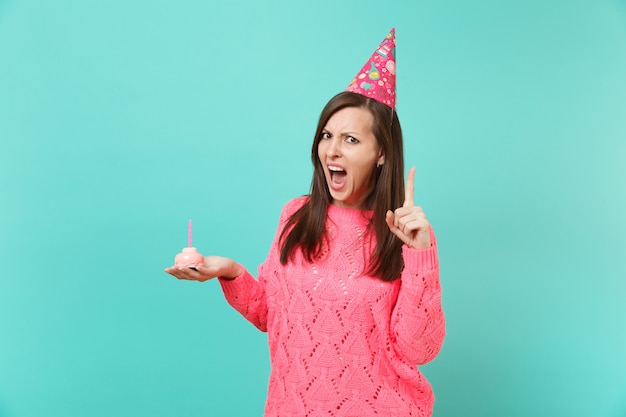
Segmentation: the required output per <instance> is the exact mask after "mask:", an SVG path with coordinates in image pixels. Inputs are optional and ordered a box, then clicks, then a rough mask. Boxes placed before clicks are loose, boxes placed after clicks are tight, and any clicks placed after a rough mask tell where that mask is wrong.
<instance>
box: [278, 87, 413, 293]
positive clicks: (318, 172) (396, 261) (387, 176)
mask: <svg viewBox="0 0 626 417" xmlns="http://www.w3.org/2000/svg"><path fill="white" fill-rule="evenodd" d="M346 107H360V108H364V109H367V110H368V111H369V112H370V113H371V114H372V116H373V119H374V123H373V126H372V133H373V134H374V136H375V137H376V141H377V142H378V145H379V146H380V148H381V150H382V154H383V155H384V157H385V163H384V164H383V165H381V166H380V167H379V168H377V170H378V172H377V179H376V184H375V185H374V189H373V190H372V192H371V193H370V194H369V196H367V198H366V200H365V203H364V207H365V208H367V209H371V210H373V212H374V213H373V217H372V221H371V223H370V227H371V228H372V229H373V232H374V234H375V236H376V248H375V249H374V252H373V253H372V254H371V257H370V260H369V265H368V266H367V272H368V273H369V274H370V275H372V276H375V277H378V278H380V279H382V280H383V281H393V280H395V279H397V278H399V277H400V273H401V272H402V268H403V267H404V264H403V260H402V251H401V246H402V242H401V241H400V239H398V238H397V237H396V236H395V235H394V234H392V233H391V232H390V231H389V227H388V226H387V223H386V222H385V214H386V212H387V210H395V209H396V208H398V207H400V206H402V203H403V202H404V153H403V149H402V129H401V128H400V120H399V119H398V115H397V114H396V112H395V111H394V110H393V109H391V108H390V107H388V106H386V105H384V104H382V103H379V102H378V101H376V100H373V99H370V98H367V97H365V96H362V95H360V94H356V93H352V92H347V91H344V92H342V93H339V94H337V95H336V96H335V97H333V98H332V99H330V101H329V102H328V103H327V104H326V106H325V107H324V109H323V110H322V113H321V115H320V119H319V122H318V124H317V130H316V132H315V137H314V138H313V146H312V148H311V162H313V168H314V171H313V180H312V182H311V194H310V197H309V199H308V200H307V201H306V203H304V205H303V206H302V207H301V208H300V209H299V210H298V211H296V212H295V213H294V214H293V215H292V216H291V217H290V218H289V220H288V221H287V223H286V224H285V227H284V228H283V230H282V232H281V235H280V243H281V251H280V262H281V264H283V265H285V264H286V263H287V262H288V261H289V260H291V259H292V258H293V256H294V254H295V251H296V250H298V249H300V250H301V251H302V254H303V256H304V258H305V259H306V260H307V261H308V262H312V261H313V258H314V257H316V256H318V255H319V254H320V251H321V250H322V247H323V245H324V244H325V243H326V244H327V243H328V242H327V240H328V237H327V235H326V228H325V224H326V212H327V210H328V206H329V205H330V204H331V202H332V197H331V195H330V192H329V190H328V185H327V184H326V178H325V176H324V169H323V167H322V163H321V161H320V159H319V157H318V152H317V148H318V144H319V142H320V139H321V135H322V130H323V129H324V127H325V126H326V123H327V122H328V120H329V119H330V118H331V116H332V115H333V114H335V113H336V112H337V111H339V110H341V109H344V108H346ZM370 230H371V229H370Z"/></svg>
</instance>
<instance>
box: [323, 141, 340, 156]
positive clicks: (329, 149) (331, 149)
mask: <svg viewBox="0 0 626 417" xmlns="http://www.w3.org/2000/svg"><path fill="white" fill-rule="evenodd" d="M326 156H328V157H329V158H333V157H335V158H336V157H338V156H341V140H340V139H339V138H332V139H328V140H327V141H326Z"/></svg>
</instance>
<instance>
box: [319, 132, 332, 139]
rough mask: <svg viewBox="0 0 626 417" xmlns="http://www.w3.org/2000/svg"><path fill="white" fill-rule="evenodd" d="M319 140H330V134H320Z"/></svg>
mask: <svg viewBox="0 0 626 417" xmlns="http://www.w3.org/2000/svg"><path fill="white" fill-rule="evenodd" d="M320 139H330V133H328V132H322V134H321V135H320Z"/></svg>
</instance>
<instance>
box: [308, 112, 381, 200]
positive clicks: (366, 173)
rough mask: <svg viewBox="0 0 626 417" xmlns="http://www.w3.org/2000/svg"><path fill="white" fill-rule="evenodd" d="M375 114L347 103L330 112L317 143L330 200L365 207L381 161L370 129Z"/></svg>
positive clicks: (378, 149) (379, 152)
mask: <svg viewBox="0 0 626 417" xmlns="http://www.w3.org/2000/svg"><path fill="white" fill-rule="evenodd" d="M373 122H374V118H373V116H372V114H371V113H370V111H369V110H366V109H364V108H361V107H346V108H343V109H341V110H339V111H337V112H336V113H335V114H333V115H332V116H331V117H330V119H328V122H327V123H326V126H324V128H323V129H322V134H321V138H320V141H319V144H318V147H317V154H318V156H319V159H320V162H321V164H322V167H323V168H324V175H325V176H326V185H327V186H328V190H329V191H330V195H331V197H332V199H333V201H332V203H333V204H335V205H337V206H340V207H347V208H359V209H360V208H364V207H363V206H362V205H363V202H364V201H365V199H366V198H367V196H368V195H369V194H370V192H371V191H372V189H373V188H374V184H375V181H376V165H377V164H382V163H383V162H384V156H383V155H382V150H381V149H380V146H379V145H378V142H377V141H376V137H374V134H373V133H372V124H373Z"/></svg>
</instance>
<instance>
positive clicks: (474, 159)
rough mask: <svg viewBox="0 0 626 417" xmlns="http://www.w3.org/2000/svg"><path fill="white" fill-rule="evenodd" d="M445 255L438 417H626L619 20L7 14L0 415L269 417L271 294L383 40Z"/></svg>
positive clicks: (1, 18) (325, 12)
mask: <svg viewBox="0 0 626 417" xmlns="http://www.w3.org/2000/svg"><path fill="white" fill-rule="evenodd" d="M392 26H395V27H396V30H397V35H398V50H397V52H398V71H399V75H398V113H399V115H400V119H401V120H402V123H403V128H404V130H405V135H406V159H407V161H406V162H407V165H408V166H410V165H416V166H417V168H418V175H417V184H416V199H417V202H418V203H419V204H421V205H422V206H423V207H424V209H425V210H426V213H427V214H428V216H429V218H430V220H431V222H432V224H433V225H434V227H435V229H436V231H437V234H438V239H439V244H440V258H441V263H442V277H441V279H442V285H443V288H444V308H445V310H446V313H447V318H448V336H447V339H446V342H445V345H444V347H443V350H442V352H441V354H440V355H439V357H438V358H437V359H436V360H435V361H434V362H432V363H431V364H429V365H427V366H426V367H424V368H423V370H424V373H425V374H426V375H427V377H428V378H429V380H430V381H431V382H432V384H433V386H434V389H435V393H436V396H437V401H436V405H435V414H434V415H435V417H450V416H463V417H502V416H506V417H517V416H519V417H522V416H523V417H527V416H528V417H530V416H533V417H537V416H546V417H547V416H559V417H561V416H568V417H590V416H593V417H596V416H599V417H625V416H626V303H625V302H624V300H625V299H626V238H625V236H624V235H625V232H626V140H625V139H626V52H625V51H626V1H624V0H586V1H583V0H512V1H506V2H503V1H496V0H475V1H471V2H470V1H461V0H441V1H436V2H435V1H421V0H418V1H396V2H393V1H390V2H385V3H381V2H377V1H373V0H359V1H356V0H351V1H336V0H332V1H331V0H319V1H315V2H293V1H287V0H270V1H266V2H256V1H253V0H233V1H219V2H217V1H198V0H181V1H178V2H173V1H164V0H155V1H147V0H137V1H121V0H111V1H107V2H102V1H95V0H80V1H79V0H57V1H54V2H45V1H34V0H30V1H29V0H0V265H1V267H0V268H1V269H0V416H2V417H37V416H45V417H104V416H138V417H143V416H151V417H157V416H168V417H169V416H237V417H239V416H260V415H262V410H263V404H264V397H265V390H266V384H267V377H268V372H269V363H268V352H267V346H266V337H265V335H264V334H262V333H260V332H258V331H257V330H256V329H254V328H253V327H252V326H251V325H250V324H249V323H247V322H246V321H245V320H243V319H242V318H241V317H240V316H239V315H238V314H237V313H236V312H234V311H233V310H232V309H231V308H230V307H229V306H228V305H227V304H226V303H225V301H224V299H223V296H222V293H221V290H220V288H219V285H218V283H217V282H215V281H210V282H207V283H204V284H200V283H194V282H179V281H177V280H176V279H174V278H173V277H170V276H169V275H167V274H165V273H164V272H163V268H165V267H166V266H169V265H170V264H171V263H172V262H173V258H174V255H175V254H176V253H177V252H178V251H179V250H180V249H181V248H182V247H183V246H185V245H186V227H187V221H188V220H189V219H190V218H191V219H193V221H194V237H195V239H194V244H195V246H197V247H198V248H199V249H200V250H201V251H202V252H203V253H205V254H219V255H224V256H230V257H233V258H235V259H237V260H238V261H240V262H242V263H243V264H245V265H247V266H248V268H249V269H250V270H252V271H256V267H257V266H258V264H260V263H261V262H262V261H263V259H264V257H265V255H266V252H267V250H268V248H269V244H270V242H271V239H272V236H273V233H274V230H275V226H276V222H277V220H278V214H279V212H280V208H281V207H282V205H283V204H284V203H285V202H286V201H287V200H288V199H290V198H292V197H294V196H297V195H301V194H305V193H307V192H308V189H309V183H310V174H311V168H310V162H309V156H308V155H309V151H310V143H311V140H312V135H313V131H314V128H315V124H316V119H317V117H318V115H319V112H320V110H321V108H322V107H323V105H324V104H325V103H326V101H327V100H328V99H329V98H330V97H331V96H332V95H334V94H335V93H337V92H339V91H341V90H343V89H344V88H345V86H346V85H347V84H348V83H349V81H350V80H351V78H352V77H353V76H354V74H355V73H356V72H357V71H358V70H359V68H360V67H361V65H362V64H363V63H364V61H365V59H367V57H369V55H370V54H371V53H372V51H373V50H374V48H375V47H376V46H377V45H378V43H379V42H380V40H381V39H382V38H383V36H384V35H385V34H386V33H387V31H388V30H389V29H390V28H391V27H392Z"/></svg>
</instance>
